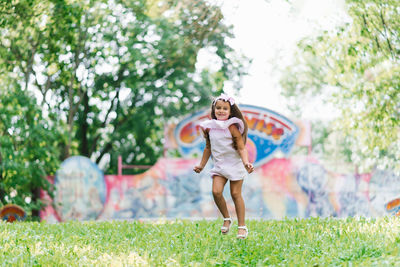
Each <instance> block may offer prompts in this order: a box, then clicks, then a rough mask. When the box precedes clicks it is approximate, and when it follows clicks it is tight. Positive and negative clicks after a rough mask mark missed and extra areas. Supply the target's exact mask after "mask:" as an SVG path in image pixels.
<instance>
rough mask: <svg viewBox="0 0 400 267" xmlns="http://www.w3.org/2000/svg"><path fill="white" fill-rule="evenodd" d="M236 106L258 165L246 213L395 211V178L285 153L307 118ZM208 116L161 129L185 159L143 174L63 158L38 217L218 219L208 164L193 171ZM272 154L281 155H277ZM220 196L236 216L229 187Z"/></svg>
mask: <svg viewBox="0 0 400 267" xmlns="http://www.w3.org/2000/svg"><path fill="white" fill-rule="evenodd" d="M240 108H241V110H242V112H243V114H244V116H245V119H246V121H247V123H248V126H249V132H248V137H249V138H248V142H247V144H246V146H247V150H248V152H249V158H250V159H251V161H252V162H253V163H254V166H255V167H256V169H255V171H254V172H253V173H252V174H250V175H249V177H248V178H247V179H246V180H245V183H244V187H243V197H244V199H245V203H246V216H247V217H248V218H251V217H253V218H266V219H271V218H272V219H281V218H284V217H300V218H305V217H309V216H320V217H326V216H333V217H347V216H367V217H370V216H382V215H387V214H395V215H400V177H399V176H395V175H394V174H393V173H391V172H389V171H378V170H377V171H374V172H373V173H370V174H357V173H356V174H354V173H336V172H332V171H331V170H329V169H327V168H326V167H324V165H323V164H321V163H320V162H319V161H318V160H317V159H316V158H314V157H312V156H303V157H293V156H292V157H290V156H289V153H290V151H291V149H292V147H293V146H294V144H295V143H297V144H298V145H306V146H309V145H310V144H311V137H310V131H311V129H310V125H309V123H306V122H303V123H302V124H301V125H300V127H299V126H297V125H296V124H295V123H294V122H292V121H290V120H289V119H287V118H286V117H284V116H282V115H280V114H278V113H276V112H273V111H271V110H268V109H265V108H260V107H255V106H249V105H241V106H240ZM208 118H209V115H208V110H203V111H200V112H198V113H196V114H193V115H191V116H188V117H186V118H185V119H183V120H182V121H181V122H180V123H178V125H176V127H166V135H165V137H166V138H165V139H166V148H177V149H179V151H180V152H181V154H182V155H183V157H185V158H179V159H178V158H161V159H160V160H159V161H158V162H157V163H156V164H155V165H154V166H152V167H151V168H150V169H149V170H147V171H146V172H144V173H143V174H140V175H105V176H104V175H103V174H102V172H101V171H100V170H99V168H98V167H97V166H96V165H95V164H94V163H92V162H91V161H90V160H89V159H87V158H84V157H79V156H78V157H72V158H70V159H67V160H66V161H65V162H64V163H63V164H62V165H61V168H60V170H59V171H58V172H57V175H56V177H55V178H49V179H50V180H51V182H53V183H54V184H55V187H56V189H57V190H56V193H55V198H54V200H52V199H50V197H49V196H48V195H46V194H45V193H42V198H43V200H44V201H47V203H48V205H47V207H46V208H45V209H44V210H43V211H42V212H41V218H42V219H43V220H46V221H49V222H58V221H65V220H110V219H142V218H157V217H166V218H215V217H218V216H220V215H219V213H218V211H217V208H216V207H215V204H214V201H213V198H212V194H211V184H212V180H211V178H210V176H209V174H208V173H209V170H210V169H211V167H212V166H211V164H212V161H211V160H210V161H209V163H208V165H207V166H206V167H205V169H204V170H203V172H202V173H200V174H196V173H195V172H194V171H193V167H194V166H195V165H196V164H198V162H199V160H200V159H196V158H193V157H196V156H200V155H201V153H202V151H203V149H204V147H205V142H204V138H203V137H202V134H201V132H200V128H199V126H198V123H199V122H201V121H202V120H206V119H208ZM299 129H302V131H301V132H299ZM299 136H300V138H298V137H299ZM299 139H301V140H299ZM277 151H281V152H283V154H284V155H286V157H285V158H277V156H278V155H277V153H276V152H277ZM281 155H282V153H281ZM119 173H122V171H121V172H119ZM224 195H225V197H226V199H227V204H228V208H229V210H230V212H231V214H235V212H234V205H233V202H232V200H231V198H230V195H229V186H227V187H226V188H225V191H224Z"/></svg>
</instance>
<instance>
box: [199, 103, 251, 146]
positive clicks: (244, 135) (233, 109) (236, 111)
mask: <svg viewBox="0 0 400 267" xmlns="http://www.w3.org/2000/svg"><path fill="white" fill-rule="evenodd" d="M217 101H224V102H227V101H225V100H223V99H218V100H217ZM228 103H229V102H228ZM215 104H216V101H215V100H214V101H213V102H212V104H211V118H212V119H214V120H216V119H217V116H215ZM230 106H231V112H230V114H229V119H230V118H234V117H235V118H238V119H240V120H241V121H242V122H243V126H244V131H243V133H242V138H243V143H244V144H246V141H247V130H248V126H247V122H246V120H245V119H244V116H243V114H242V112H241V111H240V109H239V107H238V106H237V105H236V104H233V105H230ZM203 133H204V137H205V139H206V147H207V148H211V143H210V136H209V134H208V132H207V131H206V130H203ZM233 147H234V148H235V149H236V150H238V146H237V140H236V138H233Z"/></svg>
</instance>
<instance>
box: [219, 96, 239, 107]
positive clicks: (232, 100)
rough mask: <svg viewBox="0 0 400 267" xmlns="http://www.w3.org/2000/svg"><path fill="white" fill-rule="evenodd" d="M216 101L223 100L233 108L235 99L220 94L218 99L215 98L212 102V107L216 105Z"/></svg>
mask: <svg viewBox="0 0 400 267" xmlns="http://www.w3.org/2000/svg"><path fill="white" fill-rule="evenodd" d="M218 100H224V101H229V103H230V104H231V106H233V105H234V104H235V99H233V97H230V96H228V95H226V94H221V95H220V96H219V97H217V98H216V99H215V100H214V105H215V103H217V101H218Z"/></svg>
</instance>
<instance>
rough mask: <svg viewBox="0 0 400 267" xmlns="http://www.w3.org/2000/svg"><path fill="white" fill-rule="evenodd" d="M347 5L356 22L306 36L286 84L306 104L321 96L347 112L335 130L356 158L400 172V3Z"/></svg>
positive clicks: (353, 1)
mask: <svg viewBox="0 0 400 267" xmlns="http://www.w3.org/2000/svg"><path fill="white" fill-rule="evenodd" d="M347 5H348V13H349V15H350V16H351V18H352V23H348V24H346V25H343V26H342V27H340V28H339V29H337V30H335V31H333V32H324V33H323V34H321V35H320V36H318V37H316V38H307V39H304V40H302V41H301V42H300V43H299V46H298V47H299V51H300V52H299V56H298V59H297V62H296V63H295V64H293V65H291V66H289V67H288V68H287V69H286V72H287V75H285V76H283V77H282V80H281V84H282V86H283V87H284V90H285V94H286V96H288V97H294V98H295V99H296V102H297V103H300V105H301V103H302V99H304V98H306V99H307V98H310V97H311V96H313V95H316V96H318V97H321V96H323V97H324V99H325V101H328V102H332V103H334V104H335V105H336V107H337V108H338V109H340V110H341V116H340V118H338V119H337V120H336V121H335V122H334V128H336V129H337V131H338V132H341V133H342V134H343V136H344V137H343V140H344V139H346V140H347V141H346V142H348V143H349V146H350V149H351V151H352V155H351V159H352V160H353V162H355V163H356V164H359V165H361V166H363V167H365V168H368V167H371V166H378V167H381V168H387V167H390V168H393V169H396V170H397V171H400V164H399V162H400V142H399V140H400V138H399V137H400V136H399V134H400V130H399V129H400V127H399V126H400V125H399V124H400V104H399V103H400V87H399V84H400V82H399V79H400V64H399V63H400V62H399V61H400V60H399V59H400V57H399V54H400V38H399V29H400V16H399V8H400V5H399V3H398V1H392V0H369V1H357V0H348V1H347Z"/></svg>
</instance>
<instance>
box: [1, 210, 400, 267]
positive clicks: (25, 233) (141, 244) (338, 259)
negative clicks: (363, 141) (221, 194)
mask: <svg viewBox="0 0 400 267" xmlns="http://www.w3.org/2000/svg"><path fill="white" fill-rule="evenodd" d="M221 225H222V221H221V220H217V221H205V220H201V221H188V220H176V221H165V220H156V221H145V222H139V221H133V222H132V221H131V222H128V221H114V222H85V223H81V222H67V223H59V224H47V223H33V222H31V223H14V224H9V223H4V222H0V252H1V253H0V261H1V262H2V264H4V265H10V264H11V265H57V266H58V265H68V266H78V265H79V266H81V265H101V266H103V265H104V266H105V265H107V266H109V265H112V266H121V265H123V266H127V265H128V266H166V265H173V266H281V265H282V266H317V265H318V266H330V265H334V266H338V265H356V266H370V265H374V266H382V265H390V266H392V265H396V264H397V263H398V262H399V249H400V245H399V244H400V243H399V241H400V239H399V237H398V229H399V227H400V223H399V220H398V219H397V218H396V217H390V218H387V217H386V218H377V219H365V218H358V219H357V218H347V219H329V218H326V219H321V218H309V219H285V220H281V221H275V220H268V221H260V220H250V221H248V227H249V230H250V233H249V236H248V238H247V239H246V240H237V239H236V231H235V230H236V227H235V226H234V227H233V228H232V229H231V232H230V233H229V234H228V235H226V236H225V235H221V234H220V233H219V228H220V226H221ZM77 259H79V260H77Z"/></svg>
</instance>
